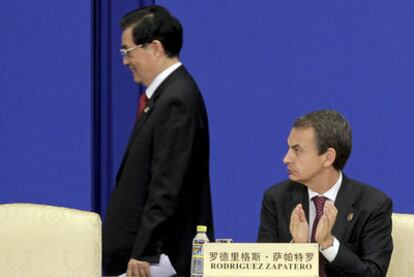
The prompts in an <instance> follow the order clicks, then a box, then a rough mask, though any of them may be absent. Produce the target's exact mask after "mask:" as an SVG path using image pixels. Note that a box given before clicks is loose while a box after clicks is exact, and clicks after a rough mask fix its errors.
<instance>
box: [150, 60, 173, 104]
mask: <svg viewBox="0 0 414 277" xmlns="http://www.w3.org/2000/svg"><path fill="white" fill-rule="evenodd" d="M180 66H181V62H176V63H175V64H173V65H171V66H169V67H167V68H166V69H164V71H162V72H161V73H160V74H158V75H157V76H156V77H155V78H154V80H153V81H152V82H151V84H150V85H149V86H148V88H147V89H146V91H145V94H146V95H147V97H148V99H150V98H151V97H152V96H153V95H154V92H155V90H156V89H157V88H158V87H159V86H160V85H161V83H162V82H163V81H164V80H165V79H167V77H168V76H170V74H171V73H173V72H174V70H176V69H177V68H178V67H180Z"/></svg>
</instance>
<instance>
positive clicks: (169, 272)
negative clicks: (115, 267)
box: [119, 254, 176, 277]
mask: <svg viewBox="0 0 414 277" xmlns="http://www.w3.org/2000/svg"><path fill="white" fill-rule="evenodd" d="M149 271H150V276H151V277H171V276H173V275H175V273H176V272H175V270H174V267H173V266H172V264H171V262H170V259H169V258H168V256H167V255H165V254H162V255H161V257H160V263H159V264H150V268H149ZM126 276H127V275H126V273H124V274H122V275H119V277H126Z"/></svg>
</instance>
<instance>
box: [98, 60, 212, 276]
mask: <svg viewBox="0 0 414 277" xmlns="http://www.w3.org/2000/svg"><path fill="white" fill-rule="evenodd" d="M147 107H148V109H147V110H145V111H144V112H143V113H142V114H141V116H140V117H139V119H138V120H137V122H136V125H135V127H134V130H133V132H132V134H131V137H130V140H129V143H128V147H127V150H126V153H125V155H124V158H123V161H122V164H121V166H120V169H119V171H118V176H117V178H116V187H115V188H114V191H113V193H112V196H111V200H110V203H109V206H108V210H107V215H106V219H105V221H104V224H103V266H104V271H105V272H106V274H108V275H119V274H121V273H124V272H125V271H126V269H127V264H128V261H129V259H130V258H135V259H138V260H144V261H149V262H156V263H157V262H158V261H159V256H160V254H161V253H165V254H167V255H168V256H169V258H170V260H171V263H172V265H173V266H174V268H175V270H176V271H177V274H178V275H189V272H190V261H191V247H192V239H193V237H194V236H195V234H196V225H198V224H203V225H207V227H208V233H209V236H210V239H213V222H212V207H211V197H210V180H209V134H208V122H207V113H206V110H205V106H204V102H203V99H202V97H201V95H200V92H199V90H198V87H197V85H196V83H195V82H194V80H193V79H192V78H191V76H190V75H189V74H188V72H187V71H186V70H185V68H184V67H183V66H181V67H179V68H178V69H177V70H175V71H174V72H173V73H172V74H171V75H170V76H168V77H167V79H165V80H164V81H163V82H162V83H161V85H160V86H159V87H158V88H157V89H156V91H155V93H154V95H153V96H152V97H151V99H150V100H149V101H148V106H147Z"/></svg>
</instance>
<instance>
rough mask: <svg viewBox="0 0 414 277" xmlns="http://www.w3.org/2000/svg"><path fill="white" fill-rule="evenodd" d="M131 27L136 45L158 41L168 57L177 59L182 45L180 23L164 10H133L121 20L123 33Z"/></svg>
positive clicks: (159, 8) (157, 8) (150, 8)
mask: <svg viewBox="0 0 414 277" xmlns="http://www.w3.org/2000/svg"><path fill="white" fill-rule="evenodd" d="M129 27H132V36H133V39H134V43H135V44H136V45H139V44H146V43H150V42H152V41H154V40H159V41H160V42H161V43H162V45H163V47H164V50H165V53H166V54H167V56H168V57H170V58H171V57H178V55H179V54H180V50H181V47H182V45H183V28H182V26H181V23H180V22H179V21H178V19H177V18H175V17H174V16H173V15H172V14H171V13H170V12H169V11H168V10H167V9H166V8H164V7H161V6H147V7H143V8H139V9H136V10H133V11H131V12H129V13H128V14H126V15H125V16H124V17H123V18H122V20H121V28H122V30H123V31H125V30H126V29H127V28H129Z"/></svg>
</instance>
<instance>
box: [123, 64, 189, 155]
mask: <svg viewBox="0 0 414 277" xmlns="http://www.w3.org/2000/svg"><path fill="white" fill-rule="evenodd" d="M185 72H186V70H185V68H184V66H182V65H181V66H180V67H178V68H177V69H176V70H175V71H173V72H172V73H171V74H170V75H169V76H168V77H167V78H166V79H165V80H164V81H163V82H162V83H161V84H160V85H159V87H158V88H157V89H156V90H155V92H154V94H153V95H152V97H151V98H150V99H149V101H148V105H147V107H146V108H145V109H144V111H143V112H142V114H141V116H140V117H139V118H138V120H137V122H136V124H135V127H134V131H133V132H132V134H131V137H130V139H129V142H128V149H129V147H130V144H131V143H132V141H133V140H134V138H135V137H136V136H137V135H138V133H139V130H141V128H142V126H143V125H144V123H145V121H146V120H147V118H148V117H149V116H150V114H151V112H152V110H153V109H154V107H155V103H156V101H157V100H158V98H160V97H161V95H162V94H163V92H164V90H165V87H166V86H167V85H168V84H170V83H171V82H172V81H173V80H175V79H176V78H177V77H179V76H181V75H182V74H185Z"/></svg>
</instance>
